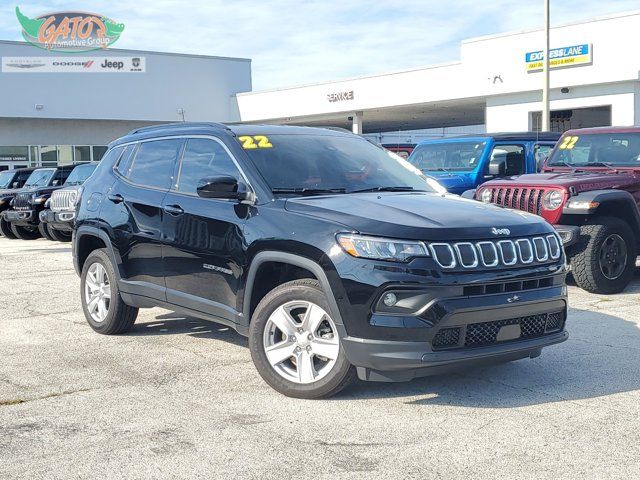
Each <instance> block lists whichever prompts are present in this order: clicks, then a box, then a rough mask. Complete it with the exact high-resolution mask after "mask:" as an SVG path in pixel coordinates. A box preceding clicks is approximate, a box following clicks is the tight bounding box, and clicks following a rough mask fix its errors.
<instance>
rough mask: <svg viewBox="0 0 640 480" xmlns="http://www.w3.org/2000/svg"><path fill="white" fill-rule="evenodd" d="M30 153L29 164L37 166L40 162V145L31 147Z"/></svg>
mask: <svg viewBox="0 0 640 480" xmlns="http://www.w3.org/2000/svg"><path fill="white" fill-rule="evenodd" d="M29 154H30V155H29V165H31V166H32V167H37V166H38V164H39V157H38V147H35V146H31V147H29Z"/></svg>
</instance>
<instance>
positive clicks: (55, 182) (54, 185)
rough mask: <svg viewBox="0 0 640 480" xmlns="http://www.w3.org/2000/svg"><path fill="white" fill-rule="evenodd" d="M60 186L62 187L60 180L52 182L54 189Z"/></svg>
mask: <svg viewBox="0 0 640 480" xmlns="http://www.w3.org/2000/svg"><path fill="white" fill-rule="evenodd" d="M58 185H60V180H54V181H53V182H51V186H52V187H57V186H58Z"/></svg>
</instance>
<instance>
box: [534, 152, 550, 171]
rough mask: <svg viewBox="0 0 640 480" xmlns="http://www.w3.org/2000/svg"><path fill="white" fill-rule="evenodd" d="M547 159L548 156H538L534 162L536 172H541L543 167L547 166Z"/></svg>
mask: <svg viewBox="0 0 640 480" xmlns="http://www.w3.org/2000/svg"><path fill="white" fill-rule="evenodd" d="M548 159H549V155H544V156H540V157H538V159H537V162H536V168H537V170H538V172H541V171H542V169H543V168H544V166H545V165H546V164H547V160H548Z"/></svg>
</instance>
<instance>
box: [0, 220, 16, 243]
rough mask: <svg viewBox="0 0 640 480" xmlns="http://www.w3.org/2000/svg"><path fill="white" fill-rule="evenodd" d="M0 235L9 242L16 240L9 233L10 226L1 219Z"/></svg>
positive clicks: (10, 232) (11, 233)
mask: <svg viewBox="0 0 640 480" xmlns="http://www.w3.org/2000/svg"><path fill="white" fill-rule="evenodd" d="M0 234H1V235H2V236H3V237H5V238H9V239H11V240H15V239H16V238H17V237H16V236H15V235H14V234H13V232H12V231H11V224H10V223H9V222H7V221H6V220H5V219H4V218H2V217H0Z"/></svg>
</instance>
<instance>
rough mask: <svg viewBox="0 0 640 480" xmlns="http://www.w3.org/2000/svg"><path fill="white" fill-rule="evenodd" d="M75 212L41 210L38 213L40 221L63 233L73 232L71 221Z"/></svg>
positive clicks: (74, 216)
mask: <svg viewBox="0 0 640 480" xmlns="http://www.w3.org/2000/svg"><path fill="white" fill-rule="evenodd" d="M75 218H76V212H75V211H72V212H54V211H53V210H43V211H42V212H40V221H41V222H43V223H47V224H49V225H51V226H52V227H53V228H55V229H56V230H60V231H63V232H72V231H73V221H74V220H75Z"/></svg>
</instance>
